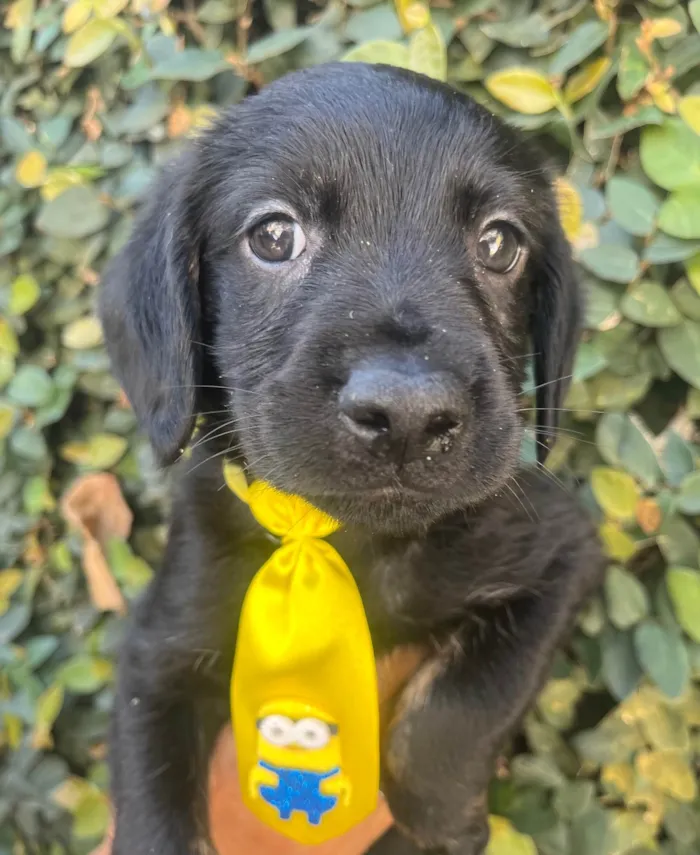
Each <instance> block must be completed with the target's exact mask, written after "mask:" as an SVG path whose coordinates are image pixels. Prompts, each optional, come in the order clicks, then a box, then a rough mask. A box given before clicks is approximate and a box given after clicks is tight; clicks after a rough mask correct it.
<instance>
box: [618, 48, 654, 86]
mask: <svg viewBox="0 0 700 855" xmlns="http://www.w3.org/2000/svg"><path fill="white" fill-rule="evenodd" d="M648 75H649V64H648V63H647V61H646V59H645V58H644V54H643V53H642V52H641V51H640V50H639V47H638V45H637V44H636V42H634V41H633V40H631V39H630V40H628V41H627V43H626V44H624V45H623V46H622V49H621V51H620V65H619V68H618V72H617V93H618V95H619V96H620V98H621V99H622V100H623V101H631V100H632V98H634V97H635V96H637V95H638V94H639V93H640V92H641V90H642V88H643V87H644V83H645V81H646V79H647V77H648Z"/></svg>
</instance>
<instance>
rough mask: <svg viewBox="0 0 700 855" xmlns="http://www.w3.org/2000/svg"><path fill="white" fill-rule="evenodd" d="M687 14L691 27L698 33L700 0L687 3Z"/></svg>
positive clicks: (699, 28)
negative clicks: (691, 23)
mask: <svg viewBox="0 0 700 855" xmlns="http://www.w3.org/2000/svg"><path fill="white" fill-rule="evenodd" d="M688 13H689V14H690V20H691V21H692V22H693V26H694V27H695V29H696V30H697V31H698V32H699V33H700V0H690V3H688Z"/></svg>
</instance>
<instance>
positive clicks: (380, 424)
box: [338, 364, 466, 464]
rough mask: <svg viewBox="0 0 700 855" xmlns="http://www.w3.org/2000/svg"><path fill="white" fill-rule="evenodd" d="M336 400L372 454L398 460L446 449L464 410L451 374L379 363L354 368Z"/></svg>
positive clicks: (351, 428) (349, 425) (344, 418)
mask: <svg viewBox="0 0 700 855" xmlns="http://www.w3.org/2000/svg"><path fill="white" fill-rule="evenodd" d="M338 404H339V407H340V417H341V419H342V421H343V423H344V424H345V427H346V428H347V430H348V431H349V432H350V433H351V434H353V435H354V436H355V437H356V438H357V439H358V440H360V442H361V443H362V444H363V445H365V446H366V447H367V449H368V450H369V451H370V452H371V453H372V454H374V455H375V456H377V457H385V458H391V459H393V460H394V461H395V462H397V463H399V464H401V463H403V462H407V461H408V460H411V459H416V458H418V457H429V456H430V455H432V454H441V453H442V454H445V453H447V452H449V451H450V450H451V449H452V447H453V445H454V443H455V440H456V439H457V437H458V436H459V434H460V433H461V432H462V430H463V426H464V420H465V415H466V414H465V403H464V398H463V395H462V394H461V390H460V388H459V385H458V384H457V382H456V380H455V379H454V378H452V377H451V376H450V375H446V374H443V373H439V372H433V373H430V372H427V371H425V370H415V369H413V368H412V367H407V369H406V370H401V369H400V368H395V367H387V366H383V365H381V364H379V365H374V366H373V365H370V366H367V367H361V368H357V369H355V370H354V371H353V372H352V373H351V375H350V378H349V380H348V382H347V383H346V385H345V386H344V387H343V389H342V390H341V392H340V396H339V399H338Z"/></svg>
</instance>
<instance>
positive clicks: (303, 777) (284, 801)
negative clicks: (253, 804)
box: [259, 760, 340, 825]
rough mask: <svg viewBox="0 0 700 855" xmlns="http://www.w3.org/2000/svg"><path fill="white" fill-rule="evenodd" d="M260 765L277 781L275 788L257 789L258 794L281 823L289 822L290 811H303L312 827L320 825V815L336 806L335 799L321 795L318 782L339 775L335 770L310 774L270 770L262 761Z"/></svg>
mask: <svg viewBox="0 0 700 855" xmlns="http://www.w3.org/2000/svg"><path fill="white" fill-rule="evenodd" d="M260 765H261V766H262V768H263V769H267V770H268V771H269V772H274V773H275V774H276V775H277V776H278V778H279V780H278V782H277V786H276V787H270V786H260V788H259V791H260V796H261V797H262V798H263V799H264V800H265V801H266V802H267V803H268V804H270V805H272V806H273V807H274V808H277V811H278V812H279V815H280V819H289V818H290V817H291V815H292V812H293V811H302V812H303V813H305V814H306V818H307V819H308V821H309V823H310V824H311V825H319V824H320V822H321V817H322V816H323V814H324V813H327V812H328V811H329V810H332V809H333V808H334V807H335V806H336V804H337V803H338V796H327V795H326V794H325V793H322V792H321V781H323V780H325V779H326V778H332V777H333V775H337V774H338V772H340V769H339V768H337V767H336V768H335V769H331V770H330V771H328V772H311V771H308V770H306V769H286V768H281V767H279V766H272V765H271V764H270V763H265V761H264V760H261V761H260Z"/></svg>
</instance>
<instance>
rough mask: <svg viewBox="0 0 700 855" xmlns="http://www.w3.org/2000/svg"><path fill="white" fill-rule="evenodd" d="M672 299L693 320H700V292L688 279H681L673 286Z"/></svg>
mask: <svg viewBox="0 0 700 855" xmlns="http://www.w3.org/2000/svg"><path fill="white" fill-rule="evenodd" d="M671 299H672V300H673V302H674V303H675V305H676V306H677V307H678V308H679V309H680V311H681V313H682V314H684V315H685V316H686V318H690V320H691V321H700V293H699V292H698V291H696V290H695V288H694V287H693V286H692V285H691V284H690V282H689V281H688V280H687V279H679V280H678V282H676V284H675V285H674V286H673V288H671Z"/></svg>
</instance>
